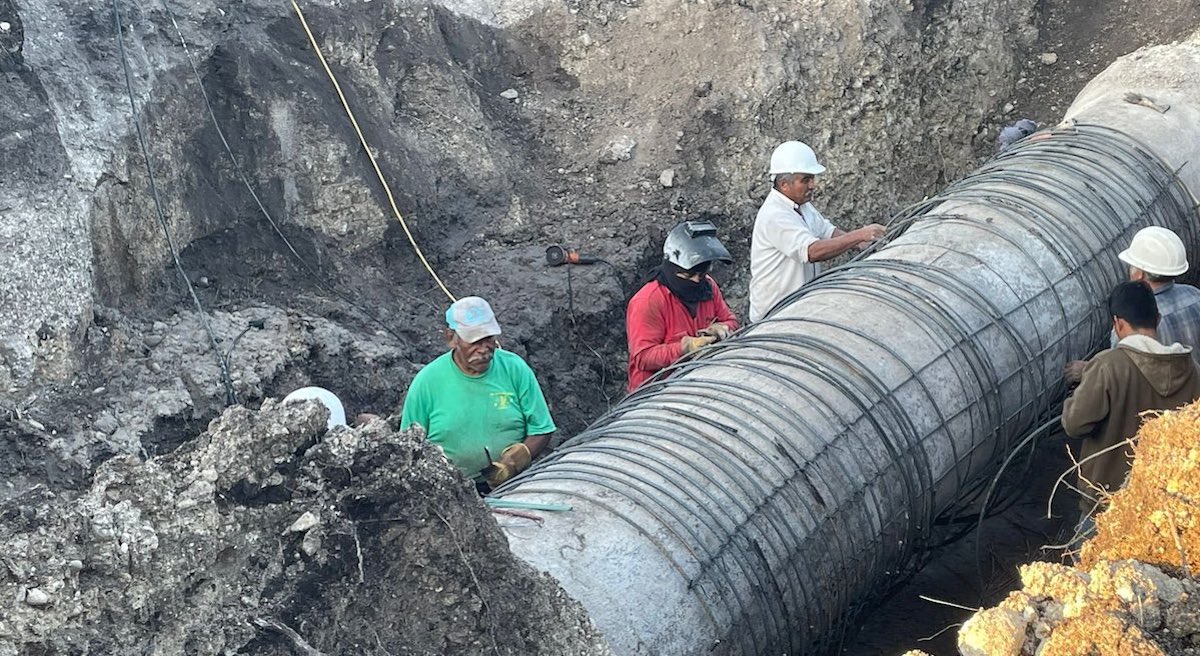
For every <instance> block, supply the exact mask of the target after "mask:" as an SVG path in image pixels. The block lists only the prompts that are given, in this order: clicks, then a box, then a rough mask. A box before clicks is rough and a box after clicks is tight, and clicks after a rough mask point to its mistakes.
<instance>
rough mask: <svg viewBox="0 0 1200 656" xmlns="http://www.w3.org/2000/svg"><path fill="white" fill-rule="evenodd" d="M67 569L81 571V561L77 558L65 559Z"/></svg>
mask: <svg viewBox="0 0 1200 656" xmlns="http://www.w3.org/2000/svg"><path fill="white" fill-rule="evenodd" d="M67 569H70V570H71V571H72V572H82V571H83V561H82V560H78V559H77V560H68V561H67Z"/></svg>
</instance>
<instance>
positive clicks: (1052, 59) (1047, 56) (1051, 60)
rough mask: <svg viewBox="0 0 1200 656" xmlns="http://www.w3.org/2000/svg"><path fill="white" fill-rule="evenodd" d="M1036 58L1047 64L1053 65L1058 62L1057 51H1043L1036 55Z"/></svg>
mask: <svg viewBox="0 0 1200 656" xmlns="http://www.w3.org/2000/svg"><path fill="white" fill-rule="evenodd" d="M1038 59H1039V60H1041V62H1042V63H1043V64H1045V65H1047V66H1053V65H1055V64H1057V63H1058V53H1057V52H1043V53H1042V54H1041V55H1039V56H1038Z"/></svg>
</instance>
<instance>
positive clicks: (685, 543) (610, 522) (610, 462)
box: [496, 42, 1200, 655]
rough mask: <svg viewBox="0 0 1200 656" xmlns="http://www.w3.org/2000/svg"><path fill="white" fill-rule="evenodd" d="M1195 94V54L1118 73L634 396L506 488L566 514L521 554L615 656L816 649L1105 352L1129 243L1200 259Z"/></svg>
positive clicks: (1142, 57)
mask: <svg viewBox="0 0 1200 656" xmlns="http://www.w3.org/2000/svg"><path fill="white" fill-rule="evenodd" d="M1181 71H1183V72H1188V73H1187V74H1190V75H1192V76H1193V77H1192V79H1185V80H1182V81H1181V76H1182V75H1184V73H1181ZM1197 72H1200V47H1197V44H1196V43H1194V42H1193V43H1191V44H1183V45H1177V46H1172V47H1168V48H1157V49H1151V50H1149V51H1143V52H1141V53H1138V55H1135V56H1134V57H1131V58H1127V59H1124V60H1121V61H1119V62H1118V63H1117V64H1115V65H1114V66H1113V67H1111V68H1110V69H1109V71H1106V72H1105V73H1104V74H1102V75H1101V76H1100V78H1098V79H1097V80H1096V81H1094V82H1093V83H1092V84H1091V85H1090V86H1089V87H1088V88H1087V89H1085V91H1084V92H1083V93H1082V94H1081V95H1080V97H1079V99H1078V100H1077V102H1076V103H1075V105H1073V106H1072V108H1071V110H1069V113H1068V118H1069V119H1071V121H1069V122H1066V123H1064V124H1063V125H1062V126H1060V127H1058V128H1055V129H1052V130H1049V131H1044V132H1041V133H1038V134H1036V135H1034V136H1032V137H1030V138H1028V139H1026V140H1024V141H1022V142H1020V143H1019V144H1018V145H1016V146H1015V147H1013V148H1012V149H1010V150H1008V151H1006V152H1004V153H1003V154H1002V155H1000V156H998V157H997V158H995V159H993V160H991V161H989V162H988V163H987V164H985V165H984V166H983V167H982V168H980V169H979V170H977V171H975V172H974V173H972V174H970V175H968V176H967V177H966V178H964V179H963V180H960V181H959V182H956V183H954V184H953V185H951V186H950V187H949V188H947V189H946V190H945V192H943V193H942V194H940V195H938V196H937V197H935V198H932V199H929V200H927V201H924V202H922V203H920V204H919V205H917V206H915V207H913V208H910V209H909V210H906V211H905V212H903V213H901V214H900V215H898V216H897V217H896V218H895V219H894V221H893V225H894V226H895V229H894V230H893V231H892V233H891V234H892V235H893V238H892V239H891V241H890V242H889V243H888V244H887V245H886V246H883V247H881V248H879V249H877V250H875V251H874V252H872V253H870V254H867V255H865V256H863V257H861V258H858V259H856V260H855V261H853V262H851V263H850V264H848V265H845V266H842V267H838V268H836V269H834V270H832V271H830V272H829V273H828V274H826V275H824V276H822V277H820V278H819V279H818V280H816V281H814V282H813V283H812V284H810V285H808V286H806V287H804V288H803V289H802V290H801V291H800V292H798V293H796V294H794V295H793V296H791V297H790V298H788V299H786V300H785V301H783V302H782V303H781V304H780V305H779V306H777V307H776V308H775V309H774V310H773V311H772V312H771V313H769V314H768V316H767V317H766V318H765V319H764V320H762V321H760V322H758V323H756V324H753V325H752V326H749V327H748V328H746V329H744V330H742V331H740V332H739V333H738V334H737V335H735V336H734V337H733V338H731V339H729V340H727V341H726V342H723V343H720V344H717V345H715V346H714V347H712V348H709V349H706V350H705V351H704V352H703V354H702V355H701V357H699V358H697V359H695V360H692V361H688V362H684V363H680V364H677V365H676V366H675V367H673V370H672V371H671V372H668V373H669V375H666V376H660V377H659V378H658V379H656V380H654V381H652V382H651V383H649V384H647V385H646V386H644V387H643V388H642V389H640V390H639V391H637V392H636V393H634V394H633V395H631V396H630V397H628V398H627V399H625V400H624V401H623V402H622V403H620V404H619V405H618V406H616V407H614V408H613V410H612V411H611V412H609V413H608V414H607V415H605V416H604V417H602V418H601V419H600V420H599V421H597V422H596V423H595V424H594V425H592V426H591V427H589V428H588V429H587V430H586V431H584V432H583V433H582V434H580V435H579V436H577V437H576V438H574V439H573V440H571V441H570V442H568V443H567V444H566V445H565V446H564V447H563V448H561V449H560V450H559V451H557V452H556V453H554V454H553V455H551V456H550V457H548V458H547V459H546V460H545V461H543V462H542V463H540V464H539V465H537V466H536V467H534V468H533V469H531V470H530V471H529V472H527V473H526V474H525V475H524V476H522V477H520V478H519V479H517V480H515V481H513V482H512V483H510V484H509V485H506V486H504V487H503V488H501V489H500V490H498V491H497V493H496V494H497V496H502V497H505V498H511V499H520V500H525V501H551V502H566V503H570V504H571V505H572V506H573V507H574V511H573V512H569V513H548V514H547V515H546V517H545V520H546V521H545V524H544V526H543V527H542V528H540V529H517V528H510V529H507V530H508V534H509V542H510V545H511V547H512V549H513V551H514V552H515V553H517V554H518V555H520V556H521V557H522V558H524V559H525V560H526V561H528V562H529V563H531V564H532V565H534V566H535V567H537V568H539V569H541V570H544V571H546V572H549V573H550V574H551V575H553V576H554V577H555V578H557V579H558V580H559V582H560V583H561V584H562V585H563V587H564V588H565V589H566V590H567V591H568V592H569V593H570V594H571V595H572V596H574V597H575V598H577V599H578V600H580V601H581V602H582V603H583V604H584V605H585V606H586V607H587V608H588V610H589V612H590V613H591V615H592V618H593V619H594V620H595V621H596V623H597V625H598V626H599V627H600V628H601V630H602V631H603V632H604V633H605V635H606V636H607V638H608V640H609V641H610V644H611V645H612V647H613V649H614V651H615V652H616V653H619V654H672V655H674V654H700V653H703V654H709V653H718V654H781V653H785V654H803V653H812V652H814V651H817V650H819V649H821V648H822V646H823V640H824V639H825V638H826V637H828V636H829V635H830V632H831V629H833V628H834V627H835V626H836V625H837V623H838V622H839V620H840V618H842V617H844V615H845V613H846V611H847V610H849V609H851V608H852V607H853V606H854V605H855V604H856V603H858V601H859V600H861V599H862V598H864V596H866V595H867V593H869V592H870V591H871V590H872V589H873V588H876V587H878V586H879V585H880V584H881V583H883V582H885V581H886V580H887V579H888V578H889V577H894V576H895V575H896V574H897V572H900V571H902V570H904V569H905V568H906V567H908V566H909V564H910V562H911V560H912V556H913V554H914V552H915V550H916V548H917V547H919V546H920V545H921V544H922V543H923V542H924V541H925V540H926V539H927V538H928V536H929V530H930V526H931V523H932V522H933V520H934V518H935V517H936V516H937V514H938V513H939V512H941V511H942V510H944V509H946V508H947V507H949V506H951V505H952V504H953V503H954V502H955V500H956V499H958V498H959V497H960V495H962V494H963V493H964V491H966V490H967V489H968V488H969V486H971V485H973V484H977V483H978V481H979V480H980V479H981V478H982V477H985V476H986V475H988V474H989V473H990V472H993V471H994V470H995V468H996V466H997V464H998V462H999V460H1001V459H1003V457H1004V456H1005V454H1006V451H1007V449H1008V447H1010V445H1012V444H1014V443H1015V441H1016V440H1018V439H1020V437H1021V436H1022V435H1023V434H1024V433H1026V432H1028V431H1029V430H1030V429H1032V428H1033V427H1034V426H1035V425H1036V424H1037V423H1038V421H1039V418H1041V417H1043V416H1044V415H1045V414H1046V413H1047V412H1048V411H1050V410H1051V407H1050V406H1051V404H1053V403H1055V402H1056V400H1057V399H1058V398H1059V396H1060V394H1061V392H1062V391H1063V382H1062V375H1061V371H1062V367H1063V364H1064V363H1065V362H1067V361H1068V360H1072V359H1079V358H1082V357H1084V356H1085V355H1086V354H1087V353H1089V352H1090V351H1091V350H1092V349H1093V348H1094V347H1095V346H1097V345H1099V344H1101V343H1102V342H1103V340H1104V339H1106V337H1107V334H1108V325H1109V324H1108V320H1107V317H1106V316H1105V312H1104V310H1103V308H1102V305H1103V303H1104V300H1105V299H1106V297H1107V294H1108V291H1109V290H1110V289H1111V288H1112V286H1113V285H1115V284H1116V283H1117V282H1119V281H1120V280H1123V279H1124V278H1125V277H1126V268H1125V267H1124V265H1122V264H1121V263H1120V262H1119V260H1118V259H1117V253H1118V252H1119V251H1120V250H1121V249H1122V248H1124V246H1125V245H1126V244H1128V242H1129V240H1130V238H1131V237H1132V235H1133V233H1134V232H1135V231H1136V230H1138V229H1140V228H1141V227H1144V226H1146V225H1162V226H1166V227H1168V228H1171V229H1173V230H1175V231H1176V232H1178V233H1179V234H1180V236H1181V237H1183V239H1184V241H1185V243H1187V244H1188V245H1189V246H1191V247H1193V248H1194V247H1195V246H1196V245H1197V244H1198V243H1200V233H1198V231H1197V225H1198V224H1197V221H1196V207H1195V205H1196V203H1195V198H1194V196H1193V194H1192V192H1193V191H1194V190H1197V189H1200V167H1198V166H1195V165H1189V164H1188V162H1190V161H1192V160H1195V159H1197V158H1200V113H1198V108H1197V106H1196V104H1195V103H1196V102H1197V101H1196V99H1197V98H1200V79H1198V78H1200V73H1197ZM1127 91H1138V92H1141V93H1144V94H1146V95H1148V96H1153V97H1155V100H1156V101H1157V102H1159V103H1164V104H1166V103H1169V104H1170V105H1171V109H1170V110H1169V111H1168V112H1167V113H1164V114H1159V113H1158V112H1156V111H1154V110H1152V109H1148V108H1146V107H1144V106H1138V105H1131V104H1130V103H1128V102H1126V101H1125V100H1123V96H1124V94H1125V92H1127Z"/></svg>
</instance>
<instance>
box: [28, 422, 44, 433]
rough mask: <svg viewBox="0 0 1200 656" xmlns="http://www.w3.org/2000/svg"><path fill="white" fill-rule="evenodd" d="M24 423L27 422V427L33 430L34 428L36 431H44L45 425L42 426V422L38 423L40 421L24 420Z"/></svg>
mask: <svg viewBox="0 0 1200 656" xmlns="http://www.w3.org/2000/svg"><path fill="white" fill-rule="evenodd" d="M26 421H28V422H29V425H30V426H33V427H34V428H36V429H38V430H40V431H45V430H46V425H45V424H43V423H42V422H40V421H38V420H36V419H28V420H26Z"/></svg>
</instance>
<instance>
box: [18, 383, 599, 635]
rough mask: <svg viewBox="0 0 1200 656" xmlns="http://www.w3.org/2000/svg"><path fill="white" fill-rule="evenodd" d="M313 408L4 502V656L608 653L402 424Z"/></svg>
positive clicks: (253, 414) (225, 423)
mask: <svg viewBox="0 0 1200 656" xmlns="http://www.w3.org/2000/svg"><path fill="white" fill-rule="evenodd" d="M326 416H327V415H326V413H325V411H324V410H323V408H321V406H319V405H318V404H316V403H311V402H310V403H302V404H289V405H287V406H280V405H276V404H275V403H273V402H270V401H268V402H266V403H264V404H263V407H262V409H261V410H259V411H255V410H250V409H247V408H243V407H234V408H231V409H229V410H227V411H226V412H225V413H224V414H223V415H221V416H220V417H219V418H218V419H216V420H215V421H214V422H212V424H211V425H210V427H209V430H208V431H207V432H205V433H204V434H202V435H200V436H199V437H198V438H196V439H194V440H191V441H189V442H187V443H186V444H185V445H184V446H183V447H181V448H180V449H179V450H177V451H176V452H174V453H172V454H170V455H166V456H161V457H157V458H152V459H149V460H146V461H142V460H139V459H138V458H136V457H133V456H118V457H114V458H112V459H110V460H108V461H107V462H105V463H104V464H103V465H101V466H100V467H99V468H98V470H97V471H96V473H95V476H94V477H93V480H92V483H91V485H90V487H88V488H87V489H86V490H84V491H82V492H81V493H74V492H69V491H64V490H52V489H49V488H47V487H44V486H37V487H35V488H34V489H31V490H29V491H27V492H26V493H24V494H23V495H21V496H19V497H18V498H14V499H10V500H8V501H6V502H3V503H0V518H2V521H0V555H2V556H0V595H2V596H4V597H5V598H7V599H14V600H16V601H15V603H14V604H13V605H12V606H11V607H10V608H9V610H8V611H6V613H4V614H3V615H2V616H0V655H3V656H16V655H17V654H31V653H37V654H78V653H93V654H117V653H141V654H184V653H188V654H199V653H204V654H218V653H220V654H233V653H242V654H285V653H291V651H290V650H291V644H290V643H289V642H288V641H285V640H284V639H282V638H280V637H278V636H277V635H276V634H275V633H273V632H272V633H264V632H262V631H260V630H259V629H258V628H256V626H255V625H254V624H253V623H252V622H254V621H256V620H260V619H261V620H266V621H269V622H281V623H282V624H283V625H286V626H287V627H291V628H292V629H294V630H295V631H297V632H298V633H299V635H300V637H301V638H302V639H303V640H305V641H306V642H307V643H308V644H309V645H311V646H312V647H313V648H315V649H318V650H320V651H322V652H324V653H329V654H346V653H355V654H376V653H378V654H394V653H411V654H432V653H438V654H480V653H494V654H524V653H546V654H580V655H583V654H589V655H590V654H606V653H608V650H607V648H606V647H605V646H604V644H603V641H602V639H601V638H600V637H599V635H598V633H597V632H596V630H595V629H594V628H593V627H592V625H591V623H590V620H588V619H587V617H586V615H585V614H584V612H583V611H582V609H581V608H580V607H579V606H578V605H577V604H576V603H575V602H573V601H571V600H570V599H568V598H567V597H566V596H565V594H564V593H563V592H562V591H561V589H559V588H558V587H557V585H556V584H554V583H553V582H552V581H551V580H550V579H548V578H547V577H546V576H545V575H541V574H538V573H535V572H534V571H533V570H532V569H530V568H529V567H528V566H526V565H524V564H523V563H521V562H519V561H517V560H516V559H515V558H514V557H513V556H512V554H511V553H510V552H509V550H508V547H507V543H506V542H505V539H504V536H503V534H502V533H501V532H500V530H499V529H498V527H497V526H496V524H495V522H494V521H493V520H492V518H491V516H490V514H489V512H488V511H487V509H486V507H485V506H484V505H483V504H482V503H481V501H480V500H479V498H478V497H477V496H476V494H475V492H474V489H473V487H472V486H471V485H470V484H469V483H468V482H466V481H464V480H463V479H462V478H461V477H460V476H458V475H457V474H456V473H455V471H454V469H453V468H452V467H451V466H450V465H449V464H448V463H447V462H446V460H445V458H444V457H443V456H442V455H441V453H440V452H439V451H438V450H437V448H436V447H434V446H432V445H431V444H429V443H428V442H427V441H425V439H424V436H423V435H421V434H420V433H419V432H417V431H410V432H399V431H397V430H395V425H394V423H389V422H386V421H383V420H377V421H374V422H372V423H371V424H369V425H368V426H366V427H364V428H361V429H349V428H345V427H339V428H335V429H333V430H330V431H326V429H325V426H326Z"/></svg>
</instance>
